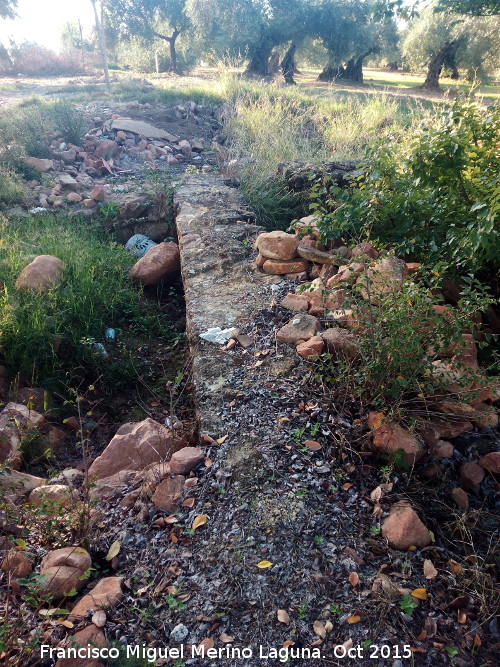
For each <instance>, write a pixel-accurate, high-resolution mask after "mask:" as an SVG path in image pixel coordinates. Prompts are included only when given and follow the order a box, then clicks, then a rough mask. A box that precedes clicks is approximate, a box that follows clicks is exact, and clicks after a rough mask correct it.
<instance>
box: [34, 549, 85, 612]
mask: <svg viewBox="0 0 500 667" xmlns="http://www.w3.org/2000/svg"><path fill="white" fill-rule="evenodd" d="M91 565H92V560H91V558H90V555H89V554H88V553H87V552H86V551H85V549H82V547H65V548H64V549H56V550H55V551H51V552H50V553H48V554H47V555H46V556H45V557H44V558H43V559H42V562H41V565H40V574H41V575H43V576H44V577H45V578H44V579H43V581H42V582H41V584H40V586H41V588H42V589H43V592H44V593H48V594H50V595H53V596H54V598H55V599H56V600H58V599H61V598H63V597H64V596H65V595H67V594H68V593H69V592H70V591H71V590H73V588H76V590H79V589H80V588H82V586H83V585H84V583H85V580H84V578H82V577H83V575H84V574H85V572H87V570H88V569H89V568H90V566H91Z"/></svg>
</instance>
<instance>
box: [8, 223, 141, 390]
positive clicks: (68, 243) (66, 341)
mask: <svg viewBox="0 0 500 667" xmlns="http://www.w3.org/2000/svg"><path fill="white" fill-rule="evenodd" d="M0 232H1V236H2V246H1V248H0V283H1V284H2V290H1V293H0V321H1V326H0V341H1V345H2V352H3V356H4V359H5V363H6V365H7V366H8V367H9V370H10V371H11V372H13V373H14V372H18V371H23V372H24V373H27V374H28V375H29V377H32V376H34V379H35V381H36V380H37V379H38V380H41V379H43V380H44V382H45V384H47V383H49V384H50V381H51V380H52V381H61V380H64V378H65V373H66V372H68V373H71V374H73V375H78V374H80V376H85V375H86V374H90V373H98V374H100V372H103V371H104V369H106V372H108V371H109V369H110V364H111V363H112V360H111V359H106V358H104V357H102V356H100V355H99V350H96V348H95V346H94V345H93V343H94V341H95V342H97V343H98V342H100V341H102V340H103V337H104V330H105V328H106V327H119V326H120V324H121V323H122V322H123V320H124V319H127V318H129V317H131V316H134V315H137V314H138V313H139V297H140V293H139V292H138V291H136V290H135V289H134V288H133V287H132V285H131V283H130V282H129V280H128V277H127V269H128V268H129V267H130V266H131V265H132V263H133V258H131V256H130V255H129V254H128V253H127V251H126V250H125V249H124V248H122V247H120V246H118V245H116V244H114V243H110V241H109V238H107V237H105V236H104V233H103V232H102V231H101V230H100V229H99V228H98V227H94V226H92V225H89V223H88V222H84V221H79V220H77V219H72V220H66V219H64V218H58V217H55V216H39V217H36V218H28V219H22V220H16V219H11V220H9V221H8V222H7V220H6V219H2V220H1V222H0ZM39 254H48V255H55V256H56V257H59V258H60V259H61V260H62V261H63V262H64V265H65V269H64V274H63V282H62V285H61V286H60V287H59V288H57V289H54V290H51V291H50V292H49V293H47V294H43V295H40V294H33V293H29V292H18V291H17V290H16V289H15V287H14V283H15V281H16V279H17V276H18V275H19V273H20V271H21V269H22V268H23V267H24V266H25V265H26V264H27V263H29V261H30V259H31V256H35V255H39ZM57 342H60V347H59V350H58V352H57V353H56V351H55V350H56V349H57V345H56V343H57ZM96 352H97V353H96ZM111 370H113V369H111ZM115 370H116V369H115ZM121 370H123V373H122V374H121V379H123V375H124V374H125V373H126V372H127V368H126V367H125V364H123V368H122V369H121ZM113 372H114V371H113ZM119 376H120V368H118V373H117V375H116V377H117V379H120V377H119ZM94 377H95V376H94Z"/></svg>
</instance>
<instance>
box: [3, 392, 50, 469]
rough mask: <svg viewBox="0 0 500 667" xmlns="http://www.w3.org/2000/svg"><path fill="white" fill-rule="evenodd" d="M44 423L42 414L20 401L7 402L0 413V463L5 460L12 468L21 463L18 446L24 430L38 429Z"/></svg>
mask: <svg viewBox="0 0 500 667" xmlns="http://www.w3.org/2000/svg"><path fill="white" fill-rule="evenodd" d="M44 423H45V418H44V416H43V415H41V414H39V413H38V412H35V411H34V410H29V409H28V408H27V407H26V406H25V405H22V403H7V405H6V406H5V408H4V409H3V410H2V412H1V413H0V463H5V462H6V461H7V462H8V463H9V465H10V466H11V467H12V468H18V467H19V465H20V463H21V453H20V451H19V448H20V446H21V440H22V438H23V435H24V432H25V431H26V430H28V429H39V428H40V427H41V426H42V425H43V424H44ZM26 477H27V478H29V477H30V475H26ZM0 479H1V477H0Z"/></svg>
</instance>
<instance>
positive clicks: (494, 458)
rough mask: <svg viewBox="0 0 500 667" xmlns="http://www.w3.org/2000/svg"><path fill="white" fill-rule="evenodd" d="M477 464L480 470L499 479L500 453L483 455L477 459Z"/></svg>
mask: <svg viewBox="0 0 500 667" xmlns="http://www.w3.org/2000/svg"><path fill="white" fill-rule="evenodd" d="M478 463H479V465H480V466H481V468H484V469H485V470H487V471H488V472H490V473H491V474H492V475H495V476H496V477H500V452H490V453H489V454H485V455H484V456H483V457H482V458H480V459H479V461H478Z"/></svg>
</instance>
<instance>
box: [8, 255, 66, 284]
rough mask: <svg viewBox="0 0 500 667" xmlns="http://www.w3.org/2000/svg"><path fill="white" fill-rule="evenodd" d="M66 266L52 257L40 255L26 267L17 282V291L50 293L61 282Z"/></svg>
mask: <svg viewBox="0 0 500 667" xmlns="http://www.w3.org/2000/svg"><path fill="white" fill-rule="evenodd" d="M63 268H64V264H63V262H62V261H61V260H60V259H58V258H57V257H53V256H52V255H38V257H35V259H34V260H33V261H32V262H31V264H28V265H27V266H25V267H24V269H23V270H22V271H21V273H20V274H19V276H18V278H17V280H16V289H18V290H33V291H34V292H48V291H49V290H50V289H53V288H54V287H57V285H59V283H60V282H61V278H62V272H63Z"/></svg>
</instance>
